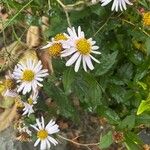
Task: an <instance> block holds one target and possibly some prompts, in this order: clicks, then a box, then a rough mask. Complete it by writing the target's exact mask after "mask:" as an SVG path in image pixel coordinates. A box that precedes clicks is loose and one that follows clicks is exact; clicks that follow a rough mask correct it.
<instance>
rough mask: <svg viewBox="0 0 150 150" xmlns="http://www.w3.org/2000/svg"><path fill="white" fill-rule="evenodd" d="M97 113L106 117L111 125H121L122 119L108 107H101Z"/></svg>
mask: <svg viewBox="0 0 150 150" xmlns="http://www.w3.org/2000/svg"><path fill="white" fill-rule="evenodd" d="M97 113H98V114H99V115H102V116H104V117H106V118H107V119H108V121H109V123H110V124H119V122H120V118H119V116H118V114H117V113H116V112H115V111H113V110H112V109H110V108H108V107H106V106H103V105H100V106H99V107H98V108H97Z"/></svg>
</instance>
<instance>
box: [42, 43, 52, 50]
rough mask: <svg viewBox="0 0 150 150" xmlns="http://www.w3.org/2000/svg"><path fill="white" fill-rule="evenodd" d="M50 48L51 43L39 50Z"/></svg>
mask: <svg viewBox="0 0 150 150" xmlns="http://www.w3.org/2000/svg"><path fill="white" fill-rule="evenodd" d="M50 46H52V43H51V42H50V43H48V44H47V45H45V46H43V47H42V48H40V49H46V48H49V47H50Z"/></svg>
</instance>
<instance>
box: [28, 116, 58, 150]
mask: <svg viewBox="0 0 150 150" xmlns="http://www.w3.org/2000/svg"><path fill="white" fill-rule="evenodd" d="M36 123H37V124H36V125H31V127H33V128H34V129H35V130H36V131H37V138H38V139H37V140H36V142H35V143H34V146H35V147H36V146H37V145H38V144H39V142H41V144H40V150H46V149H49V148H50V147H51V143H52V144H53V145H55V146H56V145H57V144H58V142H57V141H56V140H55V139H54V138H53V137H51V135H52V134H54V133H57V132H59V129H58V125H57V124H55V121H53V120H51V121H50V122H49V123H48V124H47V125H46V126H45V123H44V118H43V117H41V122H40V120H39V119H36Z"/></svg>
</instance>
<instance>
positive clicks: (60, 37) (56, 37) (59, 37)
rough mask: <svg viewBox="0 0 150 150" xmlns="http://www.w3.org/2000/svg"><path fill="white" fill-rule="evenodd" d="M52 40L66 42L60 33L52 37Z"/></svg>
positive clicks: (65, 38)
mask: <svg viewBox="0 0 150 150" xmlns="http://www.w3.org/2000/svg"><path fill="white" fill-rule="evenodd" d="M54 40H55V41H60V40H64V41H66V40H67V37H66V36H65V35H64V34H63V33H60V34H57V35H56V36H55V37H54Z"/></svg>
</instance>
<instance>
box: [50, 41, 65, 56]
mask: <svg viewBox="0 0 150 150" xmlns="http://www.w3.org/2000/svg"><path fill="white" fill-rule="evenodd" d="M62 49H63V47H62V44H61V43H54V44H53V45H52V46H51V47H49V53H50V55H51V56H59V55H60V52H61V51H62Z"/></svg>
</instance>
